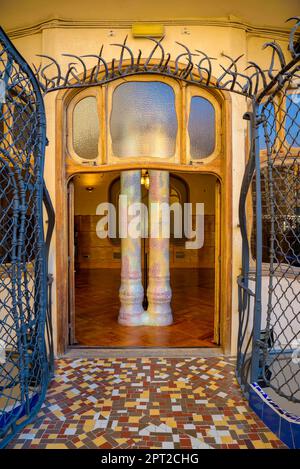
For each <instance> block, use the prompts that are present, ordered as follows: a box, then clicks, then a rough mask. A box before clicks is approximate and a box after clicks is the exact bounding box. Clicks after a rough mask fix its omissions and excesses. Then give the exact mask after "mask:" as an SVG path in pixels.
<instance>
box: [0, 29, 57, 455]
mask: <svg viewBox="0 0 300 469" xmlns="http://www.w3.org/2000/svg"><path fill="white" fill-rule="evenodd" d="M0 107H1V112H0V141H1V145H0V447H2V446H4V445H5V444H6V442H7V441H8V440H9V438H11V436H12V435H13V434H14V433H15V432H16V431H17V430H18V429H20V428H21V427H23V426H24V425H25V424H27V423H28V422H29V421H30V419H32V417H33V416H34V415H35V414H36V412H37V411H38V409H39V408H40V406H41V404H42V402H43V400H44V395H45V392H46V389H47V385H48V381H49V377H50V374H51V371H52V363H53V349H52V330H51V318H50V317H49V315H50V313H51V311H50V309H49V307H50V304H49V302H48V298H49V292H50V289H51V278H48V275H47V257H48V250H49V244H50V239H51V234H52V230H53V225H54V212H53V208H52V205H51V201H50V198H49V195H48V192H47V190H46V187H45V184H44V180H43V171H44V153H45V144H46V134H45V132H46V125H45V112H44V104H43V99H42V96H41V92H40V88H39V85H38V82H37V80H36V78H35V76H34V74H33V73H32V71H31V69H30V67H29V66H28V64H27V63H26V62H25V60H24V59H23V58H22V57H21V56H20V54H19V53H18V52H17V50H16V49H15V48H14V46H13V45H12V43H11V42H10V41H9V40H8V38H7V36H6V35H5V34H4V32H3V30H0ZM44 208H45V211H46V213H47V218H48V221H47V223H46V222H45V220H44V219H43V209H44ZM44 225H45V226H44ZM46 225H47V229H45V227H46ZM44 230H45V231H46V242H45V236H44ZM46 339H47V340H46Z"/></svg>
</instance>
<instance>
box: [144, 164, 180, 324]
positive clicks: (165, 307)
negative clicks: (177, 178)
mask: <svg viewBox="0 0 300 469" xmlns="http://www.w3.org/2000/svg"><path fill="white" fill-rule="evenodd" d="M149 177H150V188H149V211H150V238H149V285H148V290H147V295H148V302H149V303H148V310H147V320H146V323H147V324H148V325H151V326H167V325H169V324H172V322H173V317H172V311H171V305H170V303H171V297H172V291H171V287H170V259H169V257H170V255H169V244H170V239H169V235H168V233H169V232H170V211H169V197H170V196H169V173H168V172H167V171H156V170H151V171H149ZM164 213H165V216H163V214H164Z"/></svg>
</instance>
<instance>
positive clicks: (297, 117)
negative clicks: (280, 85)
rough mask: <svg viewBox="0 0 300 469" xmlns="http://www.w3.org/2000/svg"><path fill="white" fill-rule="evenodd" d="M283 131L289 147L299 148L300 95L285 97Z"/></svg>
mask: <svg viewBox="0 0 300 469" xmlns="http://www.w3.org/2000/svg"><path fill="white" fill-rule="evenodd" d="M285 131H286V139H287V141H288V143H289V145H291V146H293V147H300V93H294V94H288V95H287V97H286V119H285Z"/></svg>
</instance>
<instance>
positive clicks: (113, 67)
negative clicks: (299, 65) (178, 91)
mask: <svg viewBox="0 0 300 469" xmlns="http://www.w3.org/2000/svg"><path fill="white" fill-rule="evenodd" d="M292 20H294V21H296V23H295V25H294V26H293V27H292V29H291V32H290V37H289V52H290V54H291V61H289V62H288V63H287V61H286V58H285V54H284V52H283V50H282V48H281V46H280V45H279V44H278V43H276V42H275V41H274V42H267V43H266V44H264V46H263V48H265V49H271V51H272V52H271V57H270V63H269V66H268V68H267V69H262V68H261V67H260V66H259V64H257V63H256V62H253V61H249V62H248V63H247V65H246V67H244V69H239V65H240V62H241V59H242V57H243V55H240V56H238V57H237V58H232V57H230V56H229V55H227V54H225V53H222V57H224V58H225V59H226V61H229V65H224V63H220V64H219V67H220V68H221V70H222V72H221V74H219V75H217V76H216V74H214V70H213V65H214V63H215V61H216V58H214V57H209V56H208V55H207V54H206V53H205V52H203V51H201V50H199V49H196V50H195V51H194V52H193V51H191V50H190V49H189V48H188V47H187V46H186V45H184V44H182V43H179V42H176V44H177V45H179V46H180V47H182V48H183V49H184V51H183V52H179V53H178V54H177V56H176V57H174V58H173V60H172V61H171V54H170V53H167V52H166V51H165V48H164V46H163V44H162V43H163V39H164V37H162V38H161V39H159V40H157V39H154V38H152V37H148V40H149V41H152V42H153V43H154V45H153V47H152V49H151V51H150V53H149V54H148V55H147V56H146V57H145V58H144V59H142V51H141V50H139V53H138V55H137V57H135V56H134V53H133V51H132V49H131V48H130V47H129V45H128V44H127V39H128V37H127V36H126V37H125V40H124V41H123V43H122V44H119V43H114V44H111V45H112V46H115V47H118V48H119V49H120V54H119V56H118V57H115V58H113V59H112V60H110V61H108V60H106V59H105V58H104V56H103V46H102V47H101V49H100V53H99V55H97V54H87V55H82V56H78V55H74V54H62V56H63V57H70V58H71V59H72V61H70V62H69V63H68V64H66V69H65V72H63V69H64V66H62V65H60V64H59V63H58V61H57V60H56V59H54V58H53V57H50V56H48V55H39V57H42V58H43V59H44V60H45V61H46V63H45V64H40V65H39V66H38V67H36V66H34V70H35V73H36V77H37V79H38V81H39V84H40V87H41V89H42V91H43V93H44V94H46V93H49V92H51V91H56V90H60V89H65V88H80V87H86V86H93V85H101V84H104V83H107V82H109V81H112V80H115V79H117V78H120V77H125V76H129V75H135V74H143V73H158V74H160V75H166V76H171V77H174V78H179V79H182V80H184V81H186V82H189V83H195V84H198V85H199V84H200V85H203V86H205V87H211V88H217V89H220V90H227V91H232V92H234V93H238V94H241V95H243V96H246V97H248V98H254V97H257V96H259V93H260V90H265V89H266V88H271V87H272V82H273V81H275V80H276V82H277V83H278V73H279V74H283V77H284V73H285V72H286V71H287V69H289V70H290V67H291V66H293V65H295V63H296V62H297V61H298V59H299V57H300V51H299V48H297V47H296V45H295V44H296V36H297V33H298V30H299V27H300V17H293V18H289V19H288V20H287V21H292ZM126 56H127V57H128V59H127V60H125V57H126ZM195 57H200V58H199V61H198V62H197V61H195V59H194V58H195ZM86 59H96V63H95V64H94V65H88V63H87V61H86ZM109 62H110V65H109ZM276 62H278V64H279V69H280V72H278V71H277V70H276V69H275V63H276ZM172 64H173V65H172ZM250 71H251V72H252V71H253V73H249V72H250ZM214 77H215V78H214ZM283 77H282V78H283Z"/></svg>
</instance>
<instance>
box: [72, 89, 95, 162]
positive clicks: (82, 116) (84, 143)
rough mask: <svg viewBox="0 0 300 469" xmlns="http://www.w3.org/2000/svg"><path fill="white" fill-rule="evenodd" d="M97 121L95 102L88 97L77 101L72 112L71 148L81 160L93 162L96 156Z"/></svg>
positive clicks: (92, 97)
mask: <svg viewBox="0 0 300 469" xmlns="http://www.w3.org/2000/svg"><path fill="white" fill-rule="evenodd" d="M98 140H99V121H98V113H97V100H96V97H95V96H88V97H86V98H83V99H82V100H81V101H79V102H78V103H77V104H76V106H75V108H74V111H73V147H74V150H75V153H76V154H77V155H78V156H80V157H81V158H85V159H87V160H93V159H95V158H96V157H97V156H98Z"/></svg>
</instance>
